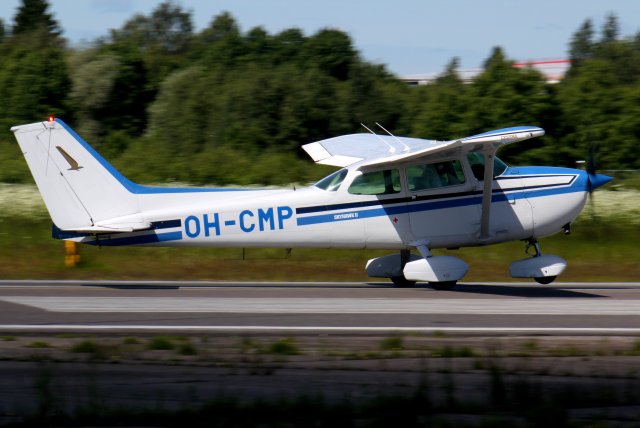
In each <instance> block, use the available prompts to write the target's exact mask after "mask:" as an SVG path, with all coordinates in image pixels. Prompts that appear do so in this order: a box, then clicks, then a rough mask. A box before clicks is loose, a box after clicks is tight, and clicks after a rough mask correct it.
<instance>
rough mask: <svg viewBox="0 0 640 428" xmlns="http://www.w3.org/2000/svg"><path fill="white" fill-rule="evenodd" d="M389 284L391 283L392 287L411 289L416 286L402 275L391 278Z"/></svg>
mask: <svg viewBox="0 0 640 428" xmlns="http://www.w3.org/2000/svg"><path fill="white" fill-rule="evenodd" d="M391 282H393V285H395V286H396V287H400V288H407V287H413V286H414V285H416V282H415V281H410V280H408V279H407V278H405V277H404V275H401V276H394V277H391Z"/></svg>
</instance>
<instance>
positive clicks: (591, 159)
mask: <svg viewBox="0 0 640 428" xmlns="http://www.w3.org/2000/svg"><path fill="white" fill-rule="evenodd" d="M597 152H598V147H597V143H596V142H595V141H594V139H593V137H592V134H591V132H589V140H588V143H587V158H586V160H585V161H582V162H581V163H585V171H586V173H587V191H588V192H589V205H590V208H591V218H592V219H595V218H596V208H595V204H594V198H593V191H594V190H596V189H597V188H598V187H600V186H602V185H604V184H607V183H608V182H610V181H611V180H613V177H609V176H607V175H604V174H598V170H597V154H598V153H597Z"/></svg>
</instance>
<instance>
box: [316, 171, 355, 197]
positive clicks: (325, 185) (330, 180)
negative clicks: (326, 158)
mask: <svg viewBox="0 0 640 428" xmlns="http://www.w3.org/2000/svg"><path fill="white" fill-rule="evenodd" d="M346 176H347V170H346V169H341V170H340V171H336V172H334V173H333V174H331V175H328V176H326V177H325V178H323V179H322V180H320V181H318V182H317V183H316V184H315V186H316V187H318V188H320V189H322V190H326V191H328V192H335V191H336V190H338V189H339V188H340V185H341V184H342V182H343V181H344V178H345V177H346Z"/></svg>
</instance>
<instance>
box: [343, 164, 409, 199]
mask: <svg viewBox="0 0 640 428" xmlns="http://www.w3.org/2000/svg"><path fill="white" fill-rule="evenodd" d="M400 190H401V187H400V173H399V172H398V170H397V169H386V170H384V171H372V172H365V173H363V174H362V175H361V176H359V177H357V178H356V179H355V180H353V183H351V186H349V193H351V194H353V195H389V194H393V193H399V192H400Z"/></svg>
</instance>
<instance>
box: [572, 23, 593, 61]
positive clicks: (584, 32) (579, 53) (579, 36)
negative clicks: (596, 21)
mask: <svg viewBox="0 0 640 428" xmlns="http://www.w3.org/2000/svg"><path fill="white" fill-rule="evenodd" d="M592 55H593V23H592V22H591V20H590V19H587V20H585V21H584V22H583V23H582V25H581V26H580V29H578V31H576V32H575V34H574V35H573V37H572V38H571V43H570V44H569V58H570V59H571V61H572V64H573V65H578V63H579V62H580V61H583V60H585V59H589V58H591V56H592Z"/></svg>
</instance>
